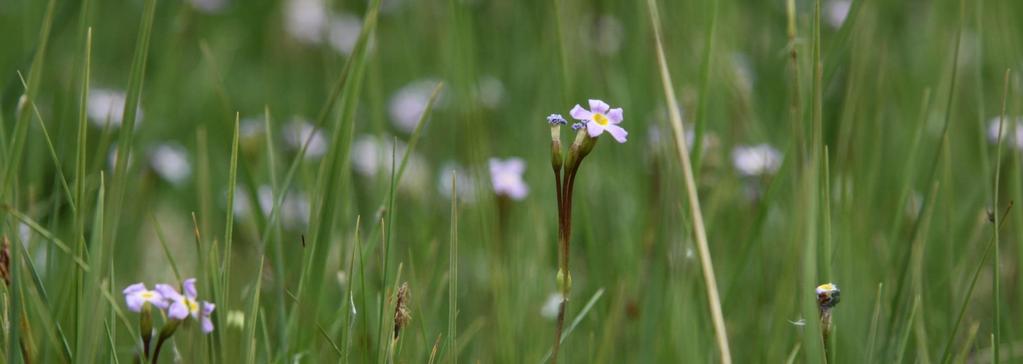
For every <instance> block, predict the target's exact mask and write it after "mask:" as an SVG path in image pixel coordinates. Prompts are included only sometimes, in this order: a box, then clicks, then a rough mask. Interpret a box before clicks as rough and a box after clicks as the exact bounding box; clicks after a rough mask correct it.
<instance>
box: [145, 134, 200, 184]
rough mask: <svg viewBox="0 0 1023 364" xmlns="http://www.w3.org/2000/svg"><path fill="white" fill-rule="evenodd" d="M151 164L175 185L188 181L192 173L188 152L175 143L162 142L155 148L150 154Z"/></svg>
mask: <svg viewBox="0 0 1023 364" xmlns="http://www.w3.org/2000/svg"><path fill="white" fill-rule="evenodd" d="M149 164H150V165H152V167H153V170H154V171H156V173H157V174H159V175H160V177H163V179H165V180H167V181H168V182H170V183H172V184H175V185H180V184H182V183H184V182H186V181H187V180H188V177H189V176H191V174H192V166H191V164H189V162H188V152H187V151H186V150H185V148H184V147H182V146H181V145H179V144H175V143H169V144H162V145H159V146H157V147H156V148H155V149H153V151H152V153H150V155H149Z"/></svg>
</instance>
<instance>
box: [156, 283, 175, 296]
mask: <svg viewBox="0 0 1023 364" xmlns="http://www.w3.org/2000/svg"><path fill="white" fill-rule="evenodd" d="M156 291H157V292H160V295H162V296H163V297H164V298H166V299H169V300H177V299H179V298H181V294H180V293H178V290H176V289H174V287H171V286H170V285H169V284H157V285H156Z"/></svg>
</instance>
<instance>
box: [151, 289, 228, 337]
mask: <svg viewBox="0 0 1023 364" xmlns="http://www.w3.org/2000/svg"><path fill="white" fill-rule="evenodd" d="M182 286H183V287H184V289H185V290H184V291H185V294H184V295H182V294H181V293H178V291H177V290H175V289H174V287H171V286H170V285H167V284H157V285H156V290H157V291H159V292H160V294H162V295H163V296H164V297H165V298H168V299H169V300H170V307H168V308H167V317H169V318H171V319H174V320H184V319H187V318H188V317H192V318H193V319H196V320H199V322H200V324H201V325H202V331H203V333H207V334H208V333H210V332H212V331H213V321H211V320H210V315H211V314H213V309H215V308H216V306H215V305H214V304H212V303H210V302H206V301H202V302H200V301H197V300H196V297H197V296H198V292H197V291H196V289H195V278H189V279H186V280H185V282H184V284H183V285H182Z"/></svg>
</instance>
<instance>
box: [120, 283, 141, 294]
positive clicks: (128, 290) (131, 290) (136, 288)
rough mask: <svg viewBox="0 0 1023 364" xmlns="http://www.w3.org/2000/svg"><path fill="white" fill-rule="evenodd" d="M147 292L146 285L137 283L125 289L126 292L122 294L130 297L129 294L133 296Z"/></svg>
mask: <svg viewBox="0 0 1023 364" xmlns="http://www.w3.org/2000/svg"><path fill="white" fill-rule="evenodd" d="M145 290H146V285H145V284H143V283H135V284H133V285H130V286H128V287H125V288H124V291H122V293H124V294H125V295H129V294H132V293H136V292H141V291H145Z"/></svg>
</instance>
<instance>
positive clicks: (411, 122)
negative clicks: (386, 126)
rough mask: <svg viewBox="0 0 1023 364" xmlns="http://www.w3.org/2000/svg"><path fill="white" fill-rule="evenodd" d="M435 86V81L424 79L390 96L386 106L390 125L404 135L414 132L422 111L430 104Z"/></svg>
mask: <svg viewBox="0 0 1023 364" xmlns="http://www.w3.org/2000/svg"><path fill="white" fill-rule="evenodd" d="M436 86H437V81H436V80H431V79H425V80H419V81H414V82H412V83H409V84H408V85H405V86H404V87H402V88H401V89H398V91H396V92H395V93H394V95H393V96H391V100H390V102H389V104H388V111H389V113H390V116H391V123H392V124H394V126H395V127H397V128H398V130H401V131H403V132H405V133H411V132H412V131H413V130H415V129H416V125H417V124H418V123H419V117H420V116H421V115H422V114H423V111H426V104H428V103H429V102H430V94H431V93H432V92H433V89H434V87H436Z"/></svg>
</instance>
